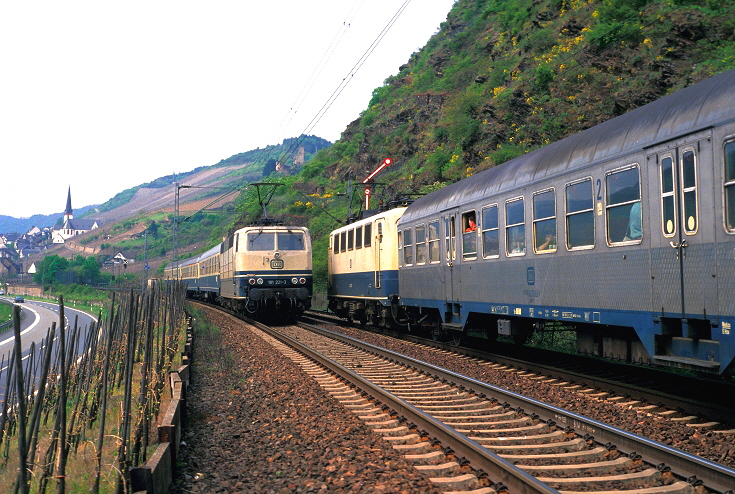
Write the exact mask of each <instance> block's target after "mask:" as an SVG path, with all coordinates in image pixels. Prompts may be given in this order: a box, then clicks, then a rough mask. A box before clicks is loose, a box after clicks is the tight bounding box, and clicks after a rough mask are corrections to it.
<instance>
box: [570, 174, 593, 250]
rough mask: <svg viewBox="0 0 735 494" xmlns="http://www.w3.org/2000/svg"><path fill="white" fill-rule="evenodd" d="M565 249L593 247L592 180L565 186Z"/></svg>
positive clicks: (588, 179)
mask: <svg viewBox="0 0 735 494" xmlns="http://www.w3.org/2000/svg"><path fill="white" fill-rule="evenodd" d="M566 206H567V211H566V222H567V225H566V226H567V249H569V250H575V249H589V248H591V247H594V246H595V201H594V196H593V195H592V178H585V179H583V180H579V181H576V182H571V183H568V184H567V185H566Z"/></svg>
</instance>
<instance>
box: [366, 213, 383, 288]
mask: <svg viewBox="0 0 735 494" xmlns="http://www.w3.org/2000/svg"><path fill="white" fill-rule="evenodd" d="M373 225H374V226H375V243H376V244H377V245H375V248H374V252H375V272H374V273H373V283H374V284H375V289H376V290H379V289H380V288H381V287H382V284H383V282H382V279H381V278H382V274H383V271H382V269H383V267H382V266H381V264H380V263H381V260H382V258H383V222H382V221H381V220H377V221H375V222H374V223H372V224H371V223H368V224H366V225H365V229H366V231H365V238H368V237H369V236H370V233H369V230H372V227H373ZM366 247H367V246H366Z"/></svg>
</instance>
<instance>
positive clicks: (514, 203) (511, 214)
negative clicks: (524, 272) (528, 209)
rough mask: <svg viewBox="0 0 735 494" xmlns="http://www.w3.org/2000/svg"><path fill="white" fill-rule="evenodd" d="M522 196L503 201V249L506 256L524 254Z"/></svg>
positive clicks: (524, 228)
mask: <svg viewBox="0 0 735 494" xmlns="http://www.w3.org/2000/svg"><path fill="white" fill-rule="evenodd" d="M524 202H525V201H524V200H523V197H516V198H515V199H510V200H508V201H506V202H505V251H506V254H507V255H508V256H523V255H525V254H526V213H525V206H524Z"/></svg>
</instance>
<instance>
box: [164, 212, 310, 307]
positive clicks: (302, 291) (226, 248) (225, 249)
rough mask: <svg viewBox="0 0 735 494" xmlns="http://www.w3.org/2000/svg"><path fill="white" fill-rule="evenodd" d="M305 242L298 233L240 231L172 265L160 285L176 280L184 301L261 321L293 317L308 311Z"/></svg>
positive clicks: (305, 233)
mask: <svg viewBox="0 0 735 494" xmlns="http://www.w3.org/2000/svg"><path fill="white" fill-rule="evenodd" d="M311 254H312V252H311V236H310V234H309V230H308V229H306V228H303V227H293V226H280V225H273V224H266V225H256V226H248V227H245V228H240V229H239V230H237V231H235V232H234V233H233V234H232V235H229V236H228V237H227V238H225V239H224V241H223V242H222V243H221V244H219V245H217V246H215V247H213V248H211V249H209V250H208V251H206V252H204V253H203V254H200V255H198V256H194V257H192V258H189V259H186V260H182V261H178V262H174V263H172V264H171V265H169V266H168V267H167V268H166V269H165V279H166V280H181V281H182V282H183V283H184V285H185V286H186V290H187V295H188V296H190V297H192V298H198V299H201V300H206V301H211V302H217V303H219V304H221V305H223V306H225V307H228V308H230V309H233V310H235V311H238V312H241V313H244V314H250V315H251V316H253V317H261V316H264V315H267V314H273V313H278V314H279V315H282V316H287V317H295V316H297V315H299V314H300V313H302V312H303V311H304V310H305V309H308V308H309V307H311V296H312V264H311V263H312V259H311Z"/></svg>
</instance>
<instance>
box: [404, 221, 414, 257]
mask: <svg viewBox="0 0 735 494" xmlns="http://www.w3.org/2000/svg"><path fill="white" fill-rule="evenodd" d="M403 262H404V264H405V265H406V266H410V265H411V264H413V235H411V229H410V228H406V229H405V230H403Z"/></svg>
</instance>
